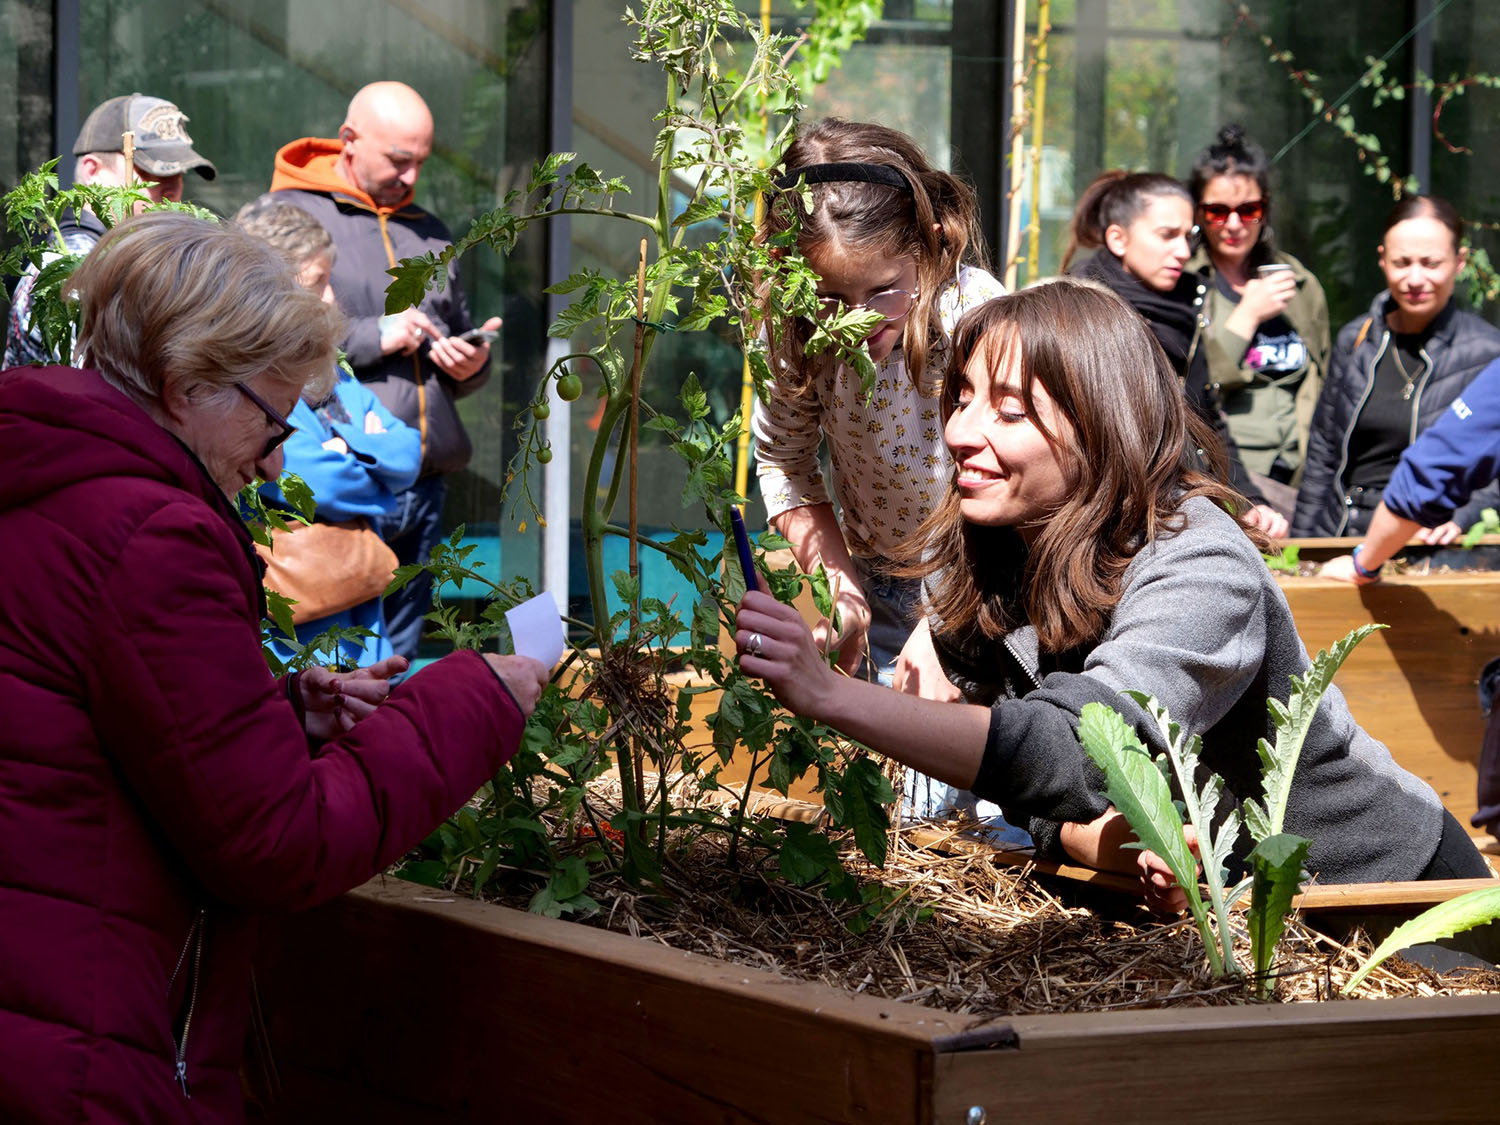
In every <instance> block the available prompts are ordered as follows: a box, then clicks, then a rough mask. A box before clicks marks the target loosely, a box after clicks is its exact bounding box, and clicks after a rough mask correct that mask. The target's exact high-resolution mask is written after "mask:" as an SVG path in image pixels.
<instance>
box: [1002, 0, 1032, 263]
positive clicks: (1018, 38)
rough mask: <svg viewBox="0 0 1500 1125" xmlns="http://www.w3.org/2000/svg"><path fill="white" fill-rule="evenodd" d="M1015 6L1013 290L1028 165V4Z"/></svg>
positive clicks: (1009, 247) (1008, 229)
mask: <svg viewBox="0 0 1500 1125" xmlns="http://www.w3.org/2000/svg"><path fill="white" fill-rule="evenodd" d="M1015 9H1016V13H1015V15H1016V18H1015V22H1014V23H1013V25H1012V28H1011V46H1010V55H1011V98H1010V104H1011V133H1010V198H1009V199H1007V200H1006V205H1007V208H1006V222H1005V259H1006V260H1005V288H1007V289H1010V290H1014V289H1015V287H1016V272H1017V266H1018V265H1019V264H1020V261H1021V176H1022V175H1023V174H1024V172H1025V167H1026V144H1025V139H1024V137H1025V132H1026V120H1025V119H1026V60H1025V58H1024V56H1025V54H1026V5H1025V4H1017V5H1016V6H1015ZM1028 280H1030V279H1029V278H1028Z"/></svg>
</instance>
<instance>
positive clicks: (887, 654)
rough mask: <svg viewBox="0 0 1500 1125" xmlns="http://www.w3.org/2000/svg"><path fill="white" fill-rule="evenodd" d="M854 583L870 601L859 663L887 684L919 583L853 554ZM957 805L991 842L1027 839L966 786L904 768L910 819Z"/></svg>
mask: <svg viewBox="0 0 1500 1125" xmlns="http://www.w3.org/2000/svg"><path fill="white" fill-rule="evenodd" d="M854 567H855V569H856V570H857V571H858V572H859V585H860V588H861V589H862V590H864V593H865V600H866V601H868V602H869V603H870V633H869V637H868V641H867V643H868V645H869V649H870V656H869V659H867V660H866V661H865V662H864V664H863V665H861V666H860V671H859V675H860V676H861V677H862V678H864V679H873V680H878V681H879V682H880V683H882V684H885V685H886V687H890V685H891V679H892V677H893V676H894V675H895V672H896V658H897V657H898V656H900V655H901V648H902V646H903V645H905V644H906V640H907V638H908V637H910V636H911V631H912V629H913V628H915V626H916V622H917V615H918V614H919V613H920V612H921V601H922V587H921V583H920V582H919V581H918V580H917V579H915V578H893V577H891V576H890V575H887V574H884V573H882V572H881V568H880V566H879V565H878V560H874V559H867V558H859V557H856V558H855V559H854ZM960 810H964V811H967V812H969V813H971V814H973V816H974V818H975V819H976V820H978V821H979V822H980V824H981V825H982V826H983V831H984V835H985V836H986V837H988V838H989V839H990V840H991V841H992V842H994V843H1004V844H1017V845H1020V846H1022V847H1029V846H1030V845H1031V835H1030V833H1028V832H1027V831H1026V830H1025V829H1023V828H1017V827H1016V826H1015V825H1013V824H1010V823H1009V822H1008V821H1006V819H1005V817H1004V816H1003V815H1002V814H1001V812H1000V806H999V805H996V804H993V803H991V802H989V801H982V800H980V799H979V798H978V797H976V796H974V794H973V793H970V792H969V791H968V790H967V789H959V788H958V787H957V786H954V785H949V784H948V783H947V782H944V781H939V780H937V778H935V777H928V776H927V775H926V774H925V773H919V772H918V771H916V770H914V769H908V770H907V771H906V783H905V785H904V787H903V791H902V794H901V811H902V813H903V815H905V816H906V817H908V818H911V819H914V820H922V819H926V818H929V817H942V816H947V815H949V814H950V813H954V812H958V811H960Z"/></svg>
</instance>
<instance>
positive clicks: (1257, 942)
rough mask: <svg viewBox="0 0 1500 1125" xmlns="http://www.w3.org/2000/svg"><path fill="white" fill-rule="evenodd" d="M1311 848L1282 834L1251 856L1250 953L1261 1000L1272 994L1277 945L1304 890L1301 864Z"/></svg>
mask: <svg viewBox="0 0 1500 1125" xmlns="http://www.w3.org/2000/svg"><path fill="white" fill-rule="evenodd" d="M1311 844H1312V841H1311V840H1309V839H1307V838H1306V837H1303V836H1294V835H1292V834H1291V833H1289V832H1281V833H1278V834H1277V835H1275V836H1268V837H1267V838H1266V839H1264V840H1262V841H1260V843H1258V844H1256V845H1255V849H1254V850H1253V851H1252V852H1251V853H1250V871H1251V875H1250V878H1251V880H1252V883H1251V890H1250V914H1249V918H1248V924H1249V929H1250V951H1251V956H1252V958H1253V959H1254V961H1255V980H1256V988H1257V990H1258V991H1259V992H1260V995H1261V997H1262V998H1265V997H1267V996H1269V995H1270V992H1271V982H1270V972H1271V964H1272V961H1273V960H1274V958H1275V954H1276V943H1277V942H1279V941H1280V940H1281V935H1282V934H1283V933H1284V932H1285V931H1286V916H1287V914H1288V912H1290V910H1291V908H1292V897H1293V896H1294V895H1296V893H1297V892H1298V891H1299V890H1301V888H1302V864H1303V863H1304V862H1305V861H1306V860H1307V849H1308V848H1309V847H1310V846H1311Z"/></svg>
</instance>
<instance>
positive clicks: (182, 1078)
mask: <svg viewBox="0 0 1500 1125" xmlns="http://www.w3.org/2000/svg"><path fill="white" fill-rule="evenodd" d="M177 1085H179V1086H181V1087H182V1096H183V1097H185V1098H187V1099H188V1101H192V1100H193V1095H192V1094H190V1093H188V1088H187V1060H186V1059H178V1060H177Z"/></svg>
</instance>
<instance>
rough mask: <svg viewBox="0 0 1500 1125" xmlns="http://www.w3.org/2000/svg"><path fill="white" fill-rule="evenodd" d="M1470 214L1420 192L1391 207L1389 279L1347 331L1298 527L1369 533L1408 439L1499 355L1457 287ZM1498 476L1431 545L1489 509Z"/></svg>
mask: <svg viewBox="0 0 1500 1125" xmlns="http://www.w3.org/2000/svg"><path fill="white" fill-rule="evenodd" d="M1463 235H1464V224H1463V220H1462V219H1461V218H1459V216H1458V212H1457V211H1456V210H1454V207H1453V204H1451V203H1449V202H1448V201H1447V200H1445V199H1439V198H1437V197H1436V196H1430V195H1413V196H1408V197H1407V198H1406V199H1403V200H1402V201H1401V202H1400V203H1398V204H1396V206H1395V207H1394V208H1393V209H1392V210H1391V213H1390V214H1389V215H1388V216H1387V217H1386V221H1385V229H1384V232H1383V234H1382V236H1381V239H1380V245H1379V246H1378V247H1377V248H1376V253H1377V255H1378V257H1379V260H1380V268H1381V271H1382V272H1383V273H1384V274H1385V282H1386V289H1385V290H1383V291H1382V292H1381V293H1380V295H1379V296H1377V297H1376V298H1375V301H1374V303H1373V304H1371V306H1370V311H1369V312H1368V313H1365V314H1364V315H1361V316H1357V317H1355V318H1354V319H1353V320H1351V321H1350V322H1349V323H1348V324H1346V325H1344V327H1343V328H1342V329H1341V330H1340V331H1339V334H1338V340H1337V342H1336V343H1335V345H1334V349H1333V360H1332V363H1331V364H1330V366H1329V371H1328V381H1327V382H1326V383H1325V384H1324V386H1323V392H1322V394H1321V395H1320V396H1319V398H1318V406H1317V410H1316V412H1315V413H1314V414H1313V420H1312V429H1311V430H1310V431H1309V433H1308V438H1307V467H1306V469H1305V470H1304V472H1303V475H1302V484H1301V486H1300V487H1299V488H1298V490H1297V510H1296V514H1295V516H1294V517H1293V519H1292V534H1293V535H1310V536H1334V535H1364V534H1365V532H1367V531H1368V530H1369V528H1370V520H1371V518H1372V517H1373V515H1374V514H1375V510H1376V508H1378V507H1379V506H1380V499H1381V496H1382V495H1383V494H1384V492H1385V486H1386V484H1387V483H1389V481H1390V479H1391V474H1392V473H1393V472H1395V470H1396V466H1397V464H1399V463H1400V461H1401V454H1402V453H1404V452H1405V451H1406V448H1407V446H1409V445H1411V443H1412V442H1414V441H1416V440H1417V435H1418V434H1420V433H1422V431H1424V430H1426V429H1427V427H1428V426H1430V425H1432V424H1433V423H1434V422H1436V421H1437V420H1438V419H1439V418H1441V417H1442V415H1443V412H1444V411H1445V410H1447V409H1448V407H1449V405H1450V404H1452V402H1453V400H1454V399H1456V398H1457V397H1458V396H1459V394H1460V393H1461V392H1462V391H1463V389H1464V388H1465V387H1467V386H1468V385H1469V383H1471V382H1472V381H1473V380H1474V378H1475V376H1477V375H1478V374H1479V372H1480V371H1482V370H1483V369H1484V367H1485V366H1486V365H1487V364H1488V363H1489V362H1490V361H1491V360H1492V359H1494V358H1495V357H1496V356H1500V328H1496V327H1494V325H1492V324H1490V323H1488V322H1487V321H1485V320H1483V319H1481V318H1480V317H1479V316H1477V315H1475V314H1474V313H1472V312H1469V311H1467V310H1466V309H1462V308H1460V307H1459V305H1458V302H1457V300H1456V299H1455V298H1454V296H1453V289H1454V284H1455V282H1456V281H1457V279H1458V272H1459V270H1461V269H1462V268H1463V265H1464V262H1465V261H1467V259H1468V253H1469V252H1468V249H1467V247H1465V246H1464V244H1463ZM1497 504H1500V487H1497V486H1495V485H1491V486H1489V487H1487V488H1485V489H1484V490H1482V491H1481V492H1480V493H1479V494H1477V495H1475V496H1473V497H1471V498H1470V500H1469V502H1468V503H1467V504H1465V505H1464V506H1463V507H1462V508H1460V509H1459V510H1458V511H1457V512H1455V513H1454V516H1453V518H1452V519H1451V520H1449V521H1447V522H1446V523H1443V524H1441V525H1439V526H1438V527H1432V528H1423V529H1422V530H1421V531H1420V532H1418V534H1417V538H1419V539H1421V540H1422V541H1423V542H1426V543H1451V542H1452V541H1453V540H1454V539H1456V538H1457V537H1458V536H1459V535H1460V534H1461V533H1462V531H1463V528H1465V527H1466V526H1468V525H1469V524H1472V523H1474V522H1476V521H1477V520H1478V519H1479V518H1480V513H1482V512H1483V510H1484V509H1485V508H1493V507H1495V506H1496V505H1497Z"/></svg>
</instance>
